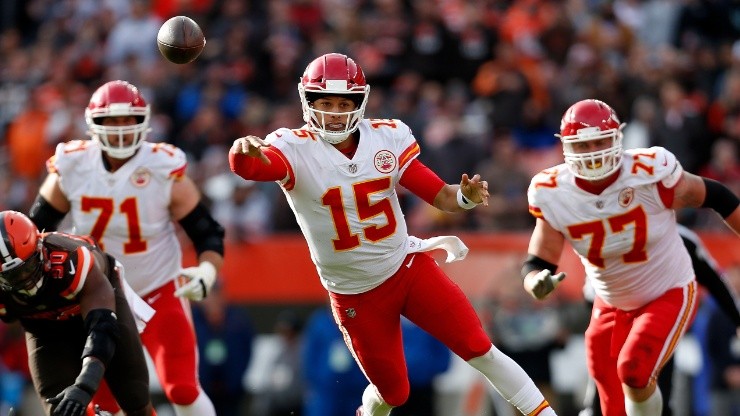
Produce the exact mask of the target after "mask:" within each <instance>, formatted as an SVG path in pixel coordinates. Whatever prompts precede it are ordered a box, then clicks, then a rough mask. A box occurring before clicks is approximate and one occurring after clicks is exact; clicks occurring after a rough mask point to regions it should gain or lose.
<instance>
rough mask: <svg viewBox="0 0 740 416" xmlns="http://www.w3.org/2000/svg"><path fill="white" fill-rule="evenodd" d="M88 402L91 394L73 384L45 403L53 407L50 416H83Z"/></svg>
mask: <svg viewBox="0 0 740 416" xmlns="http://www.w3.org/2000/svg"><path fill="white" fill-rule="evenodd" d="M90 400H92V394H90V393H88V392H87V391H85V390H83V389H82V388H80V387H79V386H77V385H76V384H73V385H71V386H69V387H67V388H66V389H64V390H63V391H62V392H61V393H59V394H57V396H56V397H54V398H52V399H46V402H47V403H51V404H52V405H55V407H54V412H53V413H52V416H85V414H86V411H87V410H86V409H87V405H88V404H89V403H90Z"/></svg>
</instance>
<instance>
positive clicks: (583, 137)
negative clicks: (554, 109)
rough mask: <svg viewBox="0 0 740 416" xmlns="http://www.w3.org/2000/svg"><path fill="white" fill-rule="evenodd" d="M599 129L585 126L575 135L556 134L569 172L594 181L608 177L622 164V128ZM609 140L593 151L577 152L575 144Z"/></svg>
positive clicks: (622, 125)
mask: <svg viewBox="0 0 740 416" xmlns="http://www.w3.org/2000/svg"><path fill="white" fill-rule="evenodd" d="M623 127H624V124H621V125H620V126H619V128H616V129H608V130H603V131H602V130H601V129H600V128H599V127H586V128H583V129H580V130H578V132H577V133H576V134H575V135H570V136H560V135H557V136H558V137H559V138H560V140H561V141H562V143H563V156H564V158H565V163H566V164H568V167H569V168H570V170H571V172H573V174H574V175H575V176H576V177H578V178H581V179H585V180H589V181H595V180H600V179H604V178H606V177H608V176H609V175H611V174H612V173H614V172H616V171H617V170H618V169H619V168H620V166H621V165H622V153H623V149H622V128H623ZM604 139H608V140H611V144H610V145H609V146H608V147H605V148H604V149H601V150H597V151H593V152H579V151H578V150H577V146H576V145H577V144H579V143H584V142H591V141H597V140H604Z"/></svg>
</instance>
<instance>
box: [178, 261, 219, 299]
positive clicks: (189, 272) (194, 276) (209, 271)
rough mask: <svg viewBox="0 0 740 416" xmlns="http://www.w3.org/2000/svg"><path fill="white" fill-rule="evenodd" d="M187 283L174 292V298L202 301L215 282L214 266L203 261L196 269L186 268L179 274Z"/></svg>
mask: <svg viewBox="0 0 740 416" xmlns="http://www.w3.org/2000/svg"><path fill="white" fill-rule="evenodd" d="M180 273H181V274H182V275H183V276H185V277H186V278H187V279H188V281H187V283H185V284H184V285H182V286H180V287H179V288H178V289H177V290H175V296H179V297H184V298H188V299H190V300H195V301H198V300H203V299H204V298H205V297H206V296H208V292H210V291H211V287H212V286H213V283H214V282H215V281H216V266H214V265H213V264H211V262H208V261H204V262H202V263H200V265H198V266H196V267H188V268H186V269H183V270H182V271H181V272H180Z"/></svg>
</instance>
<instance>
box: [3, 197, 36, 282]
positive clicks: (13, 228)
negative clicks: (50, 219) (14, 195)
mask: <svg viewBox="0 0 740 416" xmlns="http://www.w3.org/2000/svg"><path fill="white" fill-rule="evenodd" d="M39 243H40V238H39V231H38V229H37V228H36V226H35V225H34V224H33V222H31V220H30V219H29V218H28V217H27V216H25V215H24V214H21V213H20V212H17V211H3V212H0V256H2V259H1V260H2V265H0V289H2V290H5V291H20V292H24V293H26V294H29V295H34V294H35V293H36V291H37V290H38V288H39V287H41V278H42V269H41V266H42V261H41V250H39Z"/></svg>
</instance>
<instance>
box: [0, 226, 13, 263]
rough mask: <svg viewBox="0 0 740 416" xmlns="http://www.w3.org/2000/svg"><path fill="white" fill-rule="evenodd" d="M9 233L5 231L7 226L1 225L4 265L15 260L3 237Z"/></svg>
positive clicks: (0, 239)
mask: <svg viewBox="0 0 740 416" xmlns="http://www.w3.org/2000/svg"><path fill="white" fill-rule="evenodd" d="M6 233H7V231H6V230H5V224H3V225H0V234H2V235H0V254H2V256H3V263H8V262H9V261H12V260H13V257H11V255H10V250H8V246H7V245H5V238H4V237H3V236H4V235H5V234H6Z"/></svg>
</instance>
